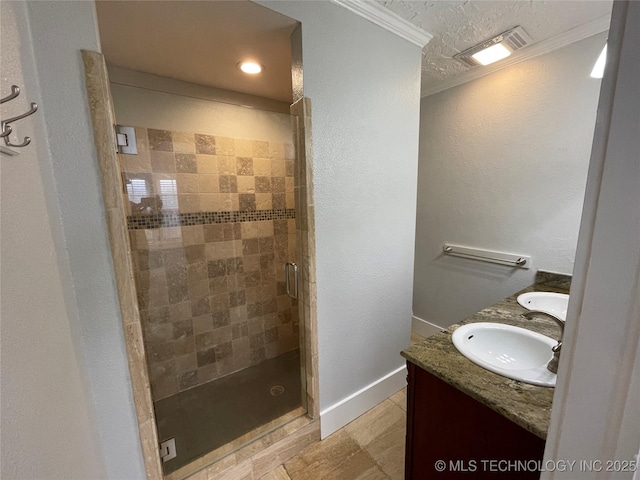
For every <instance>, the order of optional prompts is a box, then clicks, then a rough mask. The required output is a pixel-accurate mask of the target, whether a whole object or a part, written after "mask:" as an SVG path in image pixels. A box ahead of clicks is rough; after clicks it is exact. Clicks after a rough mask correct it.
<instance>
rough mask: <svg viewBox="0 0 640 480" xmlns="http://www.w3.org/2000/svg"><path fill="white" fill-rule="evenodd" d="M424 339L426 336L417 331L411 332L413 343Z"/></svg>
mask: <svg viewBox="0 0 640 480" xmlns="http://www.w3.org/2000/svg"><path fill="white" fill-rule="evenodd" d="M424 339H425V337H423V336H422V335H418V334H417V333H414V332H411V345H413V344H415V343H420V342H421V341H423V340H424Z"/></svg>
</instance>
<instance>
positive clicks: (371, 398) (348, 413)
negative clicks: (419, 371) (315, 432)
mask: <svg viewBox="0 0 640 480" xmlns="http://www.w3.org/2000/svg"><path fill="white" fill-rule="evenodd" d="M406 385H407V367H406V366H402V367H400V368H398V369H396V370H394V371H393V372H391V373H388V374H387V375H385V376H384V377H382V378H379V379H378V380H376V381H375V382H373V383H371V384H369V385H367V386H366V387H364V388H362V389H360V390H358V391H357V392H355V393H353V394H351V395H349V396H348V397H347V398H345V399H343V400H340V401H339V402H338V403H335V404H333V405H331V406H330V407H328V408H326V409H324V410H323V411H321V412H320V438H326V437H328V436H329V435H331V434H332V433H333V432H335V431H337V430H339V429H341V428H342V427H344V426H345V425H346V424H348V423H349V422H352V421H353V420H355V419H356V418H358V417H359V416H360V415H362V414H363V413H365V412H366V411H368V410H371V409H372V408H373V407H375V406H376V405H377V404H379V403H380V402H382V401H384V400H386V399H387V398H389V397H390V396H391V395H393V394H394V393H396V392H397V391H398V390H400V389H402V388H404V387H405V386H406Z"/></svg>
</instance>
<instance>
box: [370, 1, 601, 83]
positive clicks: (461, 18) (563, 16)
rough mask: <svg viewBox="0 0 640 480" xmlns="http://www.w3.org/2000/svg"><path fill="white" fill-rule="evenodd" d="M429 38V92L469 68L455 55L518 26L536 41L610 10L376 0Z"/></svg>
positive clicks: (425, 71) (557, 4)
mask: <svg viewBox="0 0 640 480" xmlns="http://www.w3.org/2000/svg"><path fill="white" fill-rule="evenodd" d="M377 1H378V3H380V4H382V5H384V6H385V7H387V8H388V9H390V10H391V11H393V12H394V13H396V14H398V15H399V16H401V17H402V18H404V19H406V20H409V21H410V22H412V23H414V24H415V25H418V26H419V27H421V28H423V29H424V30H426V31H427V32H429V33H431V34H432V35H433V39H432V40H431V41H430V42H429V43H428V44H427V45H426V47H425V48H424V49H423V51H422V89H423V90H428V89H431V88H433V87H436V86H437V85H438V84H439V83H442V82H444V81H447V80H450V79H452V78H454V77H456V76H458V75H460V74H462V73H464V72H466V71H467V70H469V69H470V68H482V67H466V66H464V65H463V64H461V63H459V62H458V61H457V60H454V59H453V58H452V57H453V55H455V54H456V53H458V52H461V51H463V50H466V49H467V48H469V47H472V46H474V45H477V44H478V43H481V42H482V41H484V40H487V39H489V38H492V37H494V36H495V35H498V34H500V33H502V32H504V31H505V30H509V29H510V28H512V27H515V26H517V25H520V26H521V27H523V28H524V30H525V31H526V32H527V33H528V34H529V36H530V37H531V38H532V39H533V42H540V41H542V40H546V39H549V38H552V37H555V36H557V35H559V34H561V33H563V32H566V31H568V30H571V29H572V28H575V27H578V26H581V25H584V24H586V23H589V22H591V21H593V20H596V19H598V18H600V17H603V16H604V15H607V14H609V13H610V12H611V6H612V2H611V1H599V0H582V1H580V0H574V1H568V0H555V1H542V0H529V1H525V0H500V1H487V0H431V1H414V0H377Z"/></svg>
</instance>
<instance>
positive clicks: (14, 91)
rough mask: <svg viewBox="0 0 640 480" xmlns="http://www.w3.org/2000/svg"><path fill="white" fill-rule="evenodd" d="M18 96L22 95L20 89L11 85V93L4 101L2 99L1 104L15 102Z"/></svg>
mask: <svg viewBox="0 0 640 480" xmlns="http://www.w3.org/2000/svg"><path fill="white" fill-rule="evenodd" d="M18 95H20V87H19V86H17V85H11V93H10V94H9V95H7V96H6V97H4V98H3V99H0V104H2V103H4V102H8V101H9V100H13V99H14V98H16V97H17V96H18Z"/></svg>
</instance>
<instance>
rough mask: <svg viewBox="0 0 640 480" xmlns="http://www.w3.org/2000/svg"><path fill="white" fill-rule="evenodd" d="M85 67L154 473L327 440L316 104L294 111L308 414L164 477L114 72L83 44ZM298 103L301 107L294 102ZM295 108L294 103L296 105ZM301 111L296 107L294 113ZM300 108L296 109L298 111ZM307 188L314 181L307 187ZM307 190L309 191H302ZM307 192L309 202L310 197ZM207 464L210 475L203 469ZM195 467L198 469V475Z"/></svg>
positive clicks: (258, 472)
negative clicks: (242, 449)
mask: <svg viewBox="0 0 640 480" xmlns="http://www.w3.org/2000/svg"><path fill="white" fill-rule="evenodd" d="M82 60H83V63H84V68H85V80H86V88H87V96H88V102H89V110H90V113H91V120H92V125H93V134H94V143H95V146H96V151H97V157H98V163H99V168H100V172H101V181H102V193H103V199H104V203H105V209H106V217H107V218H106V220H107V226H108V231H109V243H110V249H111V255H112V257H113V264H114V271H115V272H114V273H115V280H116V288H117V292H118V299H119V303H120V312H121V316H122V323H123V328H124V337H125V338H124V340H125V348H126V352H127V359H128V364H129V374H130V378H131V386H132V394H133V403H134V407H135V411H136V418H137V422H138V430H139V437H140V446H141V450H142V454H143V459H144V463H145V468H146V474H147V478H148V479H149V480H161V479H163V478H171V479H173V478H193V479H194V480H195V479H196V478H198V479H200V478H207V479H210V478H215V476H216V475H217V474H218V473H224V474H225V475H227V474H231V475H234V470H235V469H237V473H238V474H240V473H241V472H242V471H245V470H246V469H247V468H248V469H250V470H251V472H252V473H253V475H254V476H257V477H260V476H262V475H264V474H266V473H268V472H269V471H270V470H272V469H274V468H276V467H277V466H278V465H280V464H281V463H283V462H284V461H286V460H288V459H289V458H291V457H292V456H293V455H295V454H296V453H297V452H299V451H300V450H302V449H303V448H305V447H306V446H307V445H309V444H311V443H313V442H315V441H317V440H319V439H320V427H319V421H318V405H319V403H318V398H317V392H318V355H317V343H318V342H317V318H316V308H315V305H316V282H315V222H314V209H313V189H312V188H311V186H312V185H313V184H312V178H313V177H312V170H311V166H312V165H311V164H312V150H311V138H310V135H311V123H310V122H311V103H310V101H309V99H302V100H301V101H299V102H297V103H296V104H294V106H292V112H291V113H292V114H294V115H297V116H298V117H299V118H300V120H299V122H298V123H299V125H300V135H299V136H298V138H297V147H298V148H297V162H296V165H297V166H298V167H299V168H297V170H296V186H295V188H296V210H297V214H299V216H300V220H299V221H298V222H297V224H298V225H297V235H298V240H299V242H300V243H299V245H300V246H301V248H300V252H301V254H300V255H299V257H300V259H301V260H302V262H301V263H302V266H303V268H302V275H301V281H302V285H301V287H302V288H301V291H302V292H303V301H301V302H299V308H300V313H301V314H302V318H303V325H304V328H303V329H302V331H303V343H302V344H301V347H302V348H301V351H303V352H304V358H305V366H306V368H305V371H306V381H307V389H306V391H307V399H306V400H307V414H306V415H304V416H302V417H297V418H294V419H292V420H291V421H289V422H288V423H286V424H285V425H283V426H281V427H279V428H277V429H276V430H275V431H273V432H271V435H272V437H273V438H274V439H277V441H273V442H272V443H271V444H270V445H269V446H268V447H266V446H264V443H262V444H261V445H263V446H264V447H263V448H262V449H260V448H256V447H259V446H260V445H259V444H258V442H260V441H261V439H262V437H259V438H257V439H255V440H254V441H253V442H251V443H249V444H248V445H247V447H251V449H252V451H253V452H255V453H254V454H253V455H251V456H248V457H245V456H243V457H239V456H236V455H235V453H230V454H229V455H227V456H224V457H222V458H220V459H218V460H214V461H213V463H210V464H207V463H206V462H207V461H206V457H203V458H201V459H198V460H195V461H194V462H192V463H190V464H189V465H187V466H186V467H183V469H180V470H179V474H178V475H176V473H175V472H174V473H172V474H170V475H168V476H167V477H164V476H163V473H162V465H161V460H160V450H159V443H158V436H157V425H156V420H155V415H154V409H153V400H152V396H151V385H150V381H149V372H148V368H147V362H146V357H145V346H144V341H143V335H142V324H141V319H140V311H139V308H138V301H137V295H136V288H135V283H134V280H133V279H134V273H133V272H134V270H133V264H132V261H131V245H130V243H129V238H128V231H127V222H126V217H125V212H126V210H125V206H124V198H123V195H122V192H123V188H124V187H123V184H122V177H121V175H120V170H119V159H118V154H117V152H116V150H115V148H114V146H115V144H116V139H115V130H114V128H113V126H114V125H115V114H114V111H113V107H112V105H113V102H112V99H111V93H110V89H109V77H108V72H107V68H106V63H105V60H104V56H103V55H102V54H101V53H99V52H94V51H88V50H82ZM295 105H297V107H295ZM294 107H295V108H294ZM294 110H295V112H294ZM296 112H297V113H296ZM307 187H308V188H307ZM301 192H303V193H302V194H301ZM303 199H305V200H306V201H304V200H303ZM205 468H207V470H206V474H205V477H201V475H200V472H202V471H203V469H205ZM194 474H195V475H194Z"/></svg>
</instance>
